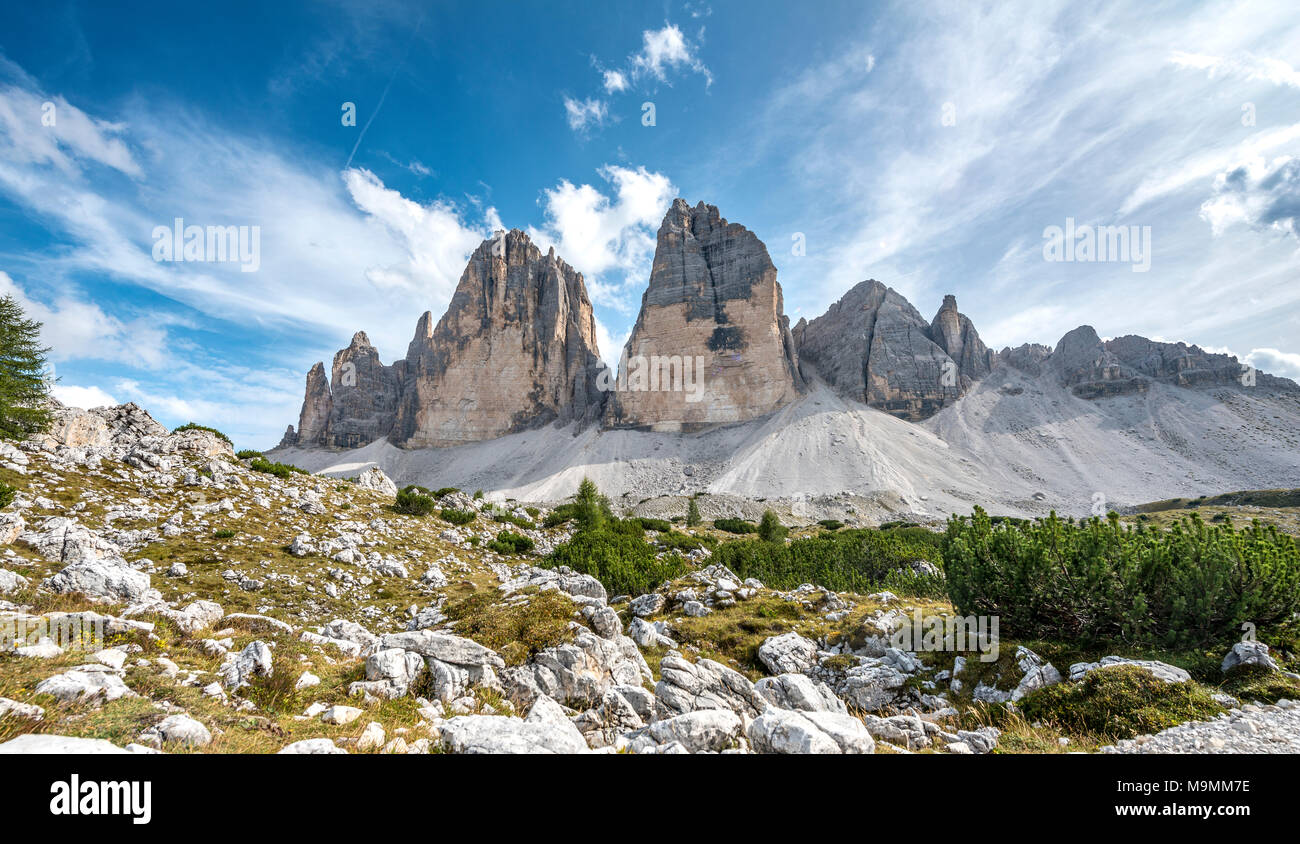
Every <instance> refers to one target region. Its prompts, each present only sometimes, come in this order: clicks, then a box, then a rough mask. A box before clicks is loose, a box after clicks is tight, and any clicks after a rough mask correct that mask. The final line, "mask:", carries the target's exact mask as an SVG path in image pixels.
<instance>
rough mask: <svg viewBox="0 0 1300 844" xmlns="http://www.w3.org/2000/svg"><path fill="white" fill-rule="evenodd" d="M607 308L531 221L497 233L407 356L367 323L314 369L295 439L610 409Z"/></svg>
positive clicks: (481, 433)
mask: <svg viewBox="0 0 1300 844" xmlns="http://www.w3.org/2000/svg"><path fill="white" fill-rule="evenodd" d="M601 368H602V367H601V364H600V361H599V350H598V349H597V346H596V330H595V318H594V316H593V314H592V310H591V301H590V300H589V299H588V297H587V291H586V287H585V285H584V284H583V280H582V276H581V274H579V273H577V272H575V271H574V270H573V268H572V267H570V266H569V265H568V264H566V263H565V262H564V261H562V260H560V259H559V258H558V257H557V256H556V255H555V250H554V249H551V250H549V251H548V252H547V254H546V255H543V254H542V253H541V250H539V249H538V248H537V246H536V245H535V244H534V243H533V242H532V241H531V240H530V239H529V237H528V235H527V234H525V233H524V232H522V231H520V230H518V229H513V230H511V231H509V232H497V233H496V234H494V235H493V236H492V237H490V238H487V239H486V240H484V241H483V242H482V243H481V244H479V246H478V248H476V249H475V250H474V252H473V253H472V255H471V256H470V259H469V262H468V264H467V265H466V267H465V271H464V273H462V275H461V278H460V282H459V284H458V285H457V287H456V291H455V293H454V294H453V296H452V300H451V303H450V305H449V306H448V308H447V312H446V313H445V314H444V315H443V317H442V319H440V320H438V321H437V322H436V323H435V322H434V319H433V314H432V313H431V312H428V311H426V312H425V313H424V314H423V315H422V316H421V317H420V319H419V321H418V322H417V324H416V328H415V335H414V337H413V338H412V340H411V343H410V344H409V346H408V347H407V354H406V357H405V358H404V359H402V360H399V361H396V362H394V363H393V364H392V365H389V366H385V365H384V364H383V362H382V361H381V360H380V359H379V352H378V350H377V349H375V348H374V347H373V346H372V345H371V344H370V339H369V338H368V337H367V336H366V333H365V332H364V331H358V332H357V333H356V334H354V335H353V337H352V342H351V344H350V345H349V346H348V347H347V348H346V349H343V350H341V351H340V352H338V353H337V354H336V355H335V356H334V361H333V366H332V368H331V370H330V374H329V376H328V377H327V376H326V374H325V369H324V367H323V366H322V365H321V364H319V363H318V364H316V365H315V366H314V367H312V370H311V372H310V373H308V376H307V391H306V397H305V399H304V402H303V410H302V413H301V415H300V418H299V427H298V431H297V433H296V434H295V433H292V432H290V433H289V434H287V435H286V437H285V441H284V442H283V443H282V444H283V445H299V446H313V447H320V446H324V447H328V448H355V447H358V446H362V445H365V444H367V443H370V442H374V441H375V440H377V439H380V438H383V437H388V438H389V439H390V440H391V441H392V442H394V443H396V444H399V445H407V446H415V447H420V446H438V445H451V444H455V443H461V442H471V441H475V440H481V439H491V438H494V437H499V436H502V435H503V434H506V433H510V432H512V431H517V430H522V429H524V428H527V427H532V426H535V425H540V424H545V423H546V422H550V421H555V420H561V421H568V420H571V419H585V420H588V421H591V420H594V419H596V418H598V417H599V415H600V410H601V407H602V406H603V396H602V395H601V394H600V393H599V392H598V391H597V390H596V388H595V382H596V375H597V374H598V373H599V371H600V370H601Z"/></svg>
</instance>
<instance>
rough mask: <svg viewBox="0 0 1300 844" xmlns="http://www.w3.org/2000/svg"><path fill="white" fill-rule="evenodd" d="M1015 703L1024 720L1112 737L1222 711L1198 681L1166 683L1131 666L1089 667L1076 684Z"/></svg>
mask: <svg viewBox="0 0 1300 844" xmlns="http://www.w3.org/2000/svg"><path fill="white" fill-rule="evenodd" d="M1019 706H1020V710H1021V712H1023V713H1024V717H1025V719H1026V720H1027V721H1029V722H1030V723H1034V722H1040V721H1041V722H1043V723H1045V724H1051V725H1053V726H1056V727H1058V728H1060V729H1063V730H1065V731H1067V732H1070V733H1073V734H1080V735H1090V736H1094V737H1107V738H1115V739H1126V738H1133V737H1134V736H1138V735H1144V734H1147V733H1158V732H1160V731H1161V730H1165V729H1168V728H1169V727H1173V726H1177V725H1178V724H1181V723H1184V722H1186V721H1204V720H1207V719H1209V718H1213V717H1214V716H1216V715H1218V714H1219V713H1220V712H1222V711H1223V707H1222V706H1220V705H1219V704H1217V703H1215V702H1214V701H1213V700H1212V699H1211V698H1210V692H1209V691H1207V690H1206V689H1205V688H1204V687H1203V686H1201V685H1200V684H1198V683H1195V682H1184V683H1166V682H1164V681H1163V680H1157V679H1156V678H1155V677H1152V676H1151V674H1150V673H1149V672H1147V671H1143V670H1142V669H1140V668H1137V667H1134V666H1113V667H1110V668H1100V669H1097V670H1095V671H1090V672H1088V673H1087V674H1086V675H1084V678H1083V679H1082V680H1080V681H1079V682H1077V683H1059V684H1057V685H1055V686H1049V687H1047V688H1046V689H1040V690H1039V691H1037V692H1031V693H1030V694H1028V695H1026V696H1025V697H1024V698H1023V699H1022V700H1021V701H1020V704H1019Z"/></svg>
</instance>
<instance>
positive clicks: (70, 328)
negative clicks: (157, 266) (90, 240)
mask: <svg viewBox="0 0 1300 844" xmlns="http://www.w3.org/2000/svg"><path fill="white" fill-rule="evenodd" d="M4 295H11V296H13V297H14V298H15V299H16V300H17V301H18V304H19V305H20V306H21V307H22V309H23V311H24V313H26V314H27V316H28V318H29V319H33V320H36V321H37V322H40V323H42V326H41V340H42V342H44V343H45V345H47V346H49V347H50V348H51V352H50V359H51V360H54V361H63V360H70V359H90V360H104V361H112V362H115V363H122V364H126V365H128V366H134V367H142V368H145V369H155V370H156V369H161V368H162V367H164V366H166V365H168V363H169V361H170V358H171V355H170V351H169V348H168V347H169V340H168V336H167V330H166V326H168V325H173V324H176V320H175V319H174V318H173V317H169V316H167V315H165V314H158V313H153V314H149V315H146V316H143V317H139V318H137V319H133V320H130V321H126V322H124V321H122V320H119V319H117V318H115V317H112V316H110V315H108V314H106V313H104V311H103V309H102V308H100V307H99V306H98V305H96V304H94V303H92V302H83V301H81V300H80V299H78V298H76V297H75V296H73V295H71V294H70V293H62V294H59V295H57V296H56V297H55V298H54V300H53V302H51V303H49V304H47V303H45V302H42V301H37V300H35V299H33V298H32V297H30V296H28V295H27V293H26V292H25V291H24V290H23V289H22V288H21V287H19V286H18V284H17V283H16V282H15V281H14V280H13V279H12V278H11V277H10V276H9V274H8V273H6V272H3V271H0V296H4Z"/></svg>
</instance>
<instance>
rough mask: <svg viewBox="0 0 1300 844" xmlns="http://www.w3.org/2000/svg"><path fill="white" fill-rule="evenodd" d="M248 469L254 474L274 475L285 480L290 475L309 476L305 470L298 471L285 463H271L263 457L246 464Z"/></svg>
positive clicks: (255, 458)
mask: <svg viewBox="0 0 1300 844" xmlns="http://www.w3.org/2000/svg"><path fill="white" fill-rule="evenodd" d="M248 468H250V469H252V470H253V471H254V472H264V473H266V474H268V475H274V476H275V477H277V478H287V477H289V476H290V475H309V474H311V473H310V472H308V471H306V470H305V469H299V468H298V467H297V466H290V465H289V464H287V463H272V462H271V461H270V460H267V459H266V458H264V457H254V458H253V460H252V462H250V463H249V464H248Z"/></svg>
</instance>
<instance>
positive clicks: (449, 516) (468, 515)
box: [438, 507, 477, 525]
mask: <svg viewBox="0 0 1300 844" xmlns="http://www.w3.org/2000/svg"><path fill="white" fill-rule="evenodd" d="M438 515H439V516H441V517H442V520H443V521H444V522H451V523H452V524H453V525H467V524H469V523H470V522H472V521H474V519H475V517H476V515H477V514H476V513H475V512H474V511H473V510H457V509H456V508H455V507H443V508H442V512H440V513H439V514H438Z"/></svg>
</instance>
